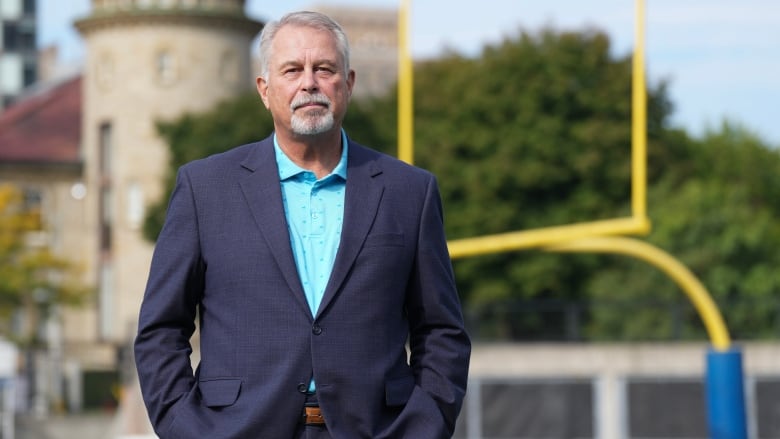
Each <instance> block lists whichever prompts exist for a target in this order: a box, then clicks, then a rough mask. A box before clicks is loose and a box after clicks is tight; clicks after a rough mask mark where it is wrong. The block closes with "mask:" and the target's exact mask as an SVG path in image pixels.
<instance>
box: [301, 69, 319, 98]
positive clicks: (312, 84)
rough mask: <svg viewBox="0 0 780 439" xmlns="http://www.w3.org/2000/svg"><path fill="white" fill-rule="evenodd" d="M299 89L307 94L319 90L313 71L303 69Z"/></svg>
mask: <svg viewBox="0 0 780 439" xmlns="http://www.w3.org/2000/svg"><path fill="white" fill-rule="evenodd" d="M301 89H302V90H303V91H306V92H309V93H313V92H316V91H317V90H318V89H319V86H318V85H317V77H316V76H315V75H314V70H313V69H305V70H304V71H303V77H302V79H301Z"/></svg>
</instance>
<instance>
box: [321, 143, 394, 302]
mask: <svg viewBox="0 0 780 439" xmlns="http://www.w3.org/2000/svg"><path fill="white" fill-rule="evenodd" d="M381 173H382V170H381V169H380V168H379V166H378V165H377V164H376V162H375V161H374V157H373V154H371V153H369V152H368V150H367V149H365V148H364V147H362V146H360V145H358V144H356V143H354V142H352V141H350V142H349V151H348V156H347V185H346V192H345V200H344V222H343V224H342V227H341V242H340V244H339V250H338V253H337V254H336V260H335V262H334V264H333V270H332V271H331V275H330V279H329V280H328V286H327V287H326V288H325V295H324V296H323V298H322V303H320V307H319V309H318V310H317V315H318V316H319V315H320V314H322V312H323V311H324V310H325V309H326V308H327V307H328V305H329V304H330V302H331V301H332V300H333V298H334V297H335V294H336V291H338V289H339V288H340V287H341V284H342V283H343V282H344V279H345V278H346V276H347V274H348V273H349V270H350V269H351V267H352V265H353V263H354V262H355V258H357V255H358V253H359V252H360V249H361V248H362V247H363V241H365V239H366V236H367V235H368V231H369V230H370V229H371V225H372V224H373V223H374V218H375V217H376V212H377V209H378V208H379V201H380V200H381V199H382V192H383V191H384V185H383V184H382V181H381V179H380V178H377V176H379V174H381Z"/></svg>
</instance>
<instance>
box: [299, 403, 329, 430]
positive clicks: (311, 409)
mask: <svg viewBox="0 0 780 439" xmlns="http://www.w3.org/2000/svg"><path fill="white" fill-rule="evenodd" d="M303 423H304V424H306V425H325V418H324V417H323V416H322V411H321V410H320V407H319V405H317V404H310V403H307V404H306V405H305V406H304V407H303Z"/></svg>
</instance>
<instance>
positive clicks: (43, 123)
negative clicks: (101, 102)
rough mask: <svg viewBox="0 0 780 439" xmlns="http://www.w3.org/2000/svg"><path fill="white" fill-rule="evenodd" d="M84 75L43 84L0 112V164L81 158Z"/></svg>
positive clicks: (61, 161)
mask: <svg viewBox="0 0 780 439" xmlns="http://www.w3.org/2000/svg"><path fill="white" fill-rule="evenodd" d="M81 101H82V98H81V75H77V76H71V77H68V78H64V79H62V80H60V81H57V82H53V83H48V84H42V85H41V86H39V87H37V88H36V89H35V90H32V92H31V93H30V94H28V95H27V96H24V97H22V98H21V99H19V100H18V101H16V102H15V103H14V105H12V106H11V107H9V108H8V109H6V110H5V111H4V112H3V113H0V164H5V165H8V164H13V163H18V164H77V163H80V162H81V153H80V144H81V111H82V110H81V108H82V105H81Z"/></svg>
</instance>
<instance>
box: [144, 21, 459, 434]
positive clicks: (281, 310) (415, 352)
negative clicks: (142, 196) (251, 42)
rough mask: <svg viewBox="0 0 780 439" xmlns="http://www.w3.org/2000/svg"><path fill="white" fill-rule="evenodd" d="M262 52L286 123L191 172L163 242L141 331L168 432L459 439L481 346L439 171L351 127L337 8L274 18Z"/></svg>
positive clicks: (272, 97)
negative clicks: (452, 255) (458, 423)
mask: <svg viewBox="0 0 780 439" xmlns="http://www.w3.org/2000/svg"><path fill="white" fill-rule="evenodd" d="M260 57H261V76H260V77H259V78H257V89H258V92H259V94H260V97H261V98H262V101H263V103H264V104H265V106H266V107H267V108H268V110H269V111H270V112H271V115H272V117H273V121H274V126H275V132H274V133H273V135H271V136H270V137H269V138H267V139H265V140H263V141H261V142H257V143H253V144H249V145H244V146H241V147H238V148H235V149H233V150H231V151H228V152H226V153H223V154H218V155H216V156H212V157H209V158H207V159H204V160H199V161H195V162H193V163H190V164H188V165H185V166H183V167H182V168H181V169H180V171H179V175H178V177H177V183H176V188H175V189H174V191H173V194H172V196H171V200H170V205H169V208H168V214H167V219H166V223H165V226H164V227H163V230H162V232H161V234H160V237H159V239H158V242H157V246H156V249H155V254H154V258H153V261H152V266H151V271H150V275H149V281H148V284H147V288H146V293H145V295H144V301H143V305H142V306H141V312H140V319H139V329H138V336H137V338H136V342H135V354H136V362H137V367H138V373H139V378H140V382H141V388H142V391H143V396H144V400H145V402H146V405H147V409H148V411H149V415H150V419H151V421H152V423H153V425H154V428H155V431H156V432H157V434H158V435H159V436H160V437H161V438H163V439H168V438H178V439H193V438H208V439H221V438H236V439H257V438H261V439H275V438H280V439H286V438H339V439H341V438H412V439H435V438H446V437H451V436H452V432H453V430H454V426H455V420H456V418H457V416H458V413H459V411H460V407H461V403H462V400H463V397H464V394H465V391H466V380H467V373H468V362H469V355H470V349H471V348H470V342H469V339H468V337H467V335H466V332H465V330H464V326H463V319H462V315H461V310H460V305H459V302H458V297H457V293H456V290H455V285H454V280H453V274H452V268H451V263H450V259H449V255H448V253H447V247H446V241H445V236H444V232H443V226H442V209H441V202H440V199H439V193H438V188H437V185H436V181H435V179H434V177H433V176H432V175H431V174H429V173H428V172H425V171H423V170H420V169H417V168H414V167H411V166H409V165H406V164H404V163H402V162H400V161H398V160H395V159H393V158H390V157H388V156H385V155H381V154H379V153H377V152H374V151H372V150H370V149H367V148H365V147H363V146H361V145H359V144H357V143H355V142H353V141H351V140H349V139H348V138H347V137H346V134H345V133H344V132H343V130H342V128H341V124H342V120H343V118H344V114H345V113H346V110H347V104H348V102H349V100H350V95H351V93H352V87H353V85H354V83H355V73H354V72H353V71H352V70H350V68H349V47H348V44H347V39H346V37H345V35H344V32H343V30H342V29H341V28H340V27H339V25H338V24H336V23H335V22H333V21H332V20H331V19H329V18H328V17H326V16H324V15H321V14H317V13H312V12H299V13H293V14H289V15H287V16H285V17H283V18H282V19H281V20H280V21H279V22H276V23H270V24H268V25H267V26H266V28H265V29H264V31H263V34H262V36H261V42H260ZM196 315H197V316H198V319H199V328H200V344H201V349H200V350H201V352H200V355H201V359H200V363H199V365H198V367H197V369H196V371H195V373H194V374H193V372H192V369H191V368H190V353H191V351H192V347H191V345H190V341H189V339H190V336H191V335H192V334H193V331H194V329H195V325H194V320H195V318H196ZM407 342H408V346H409V353H407V350H406V344H407Z"/></svg>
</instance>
